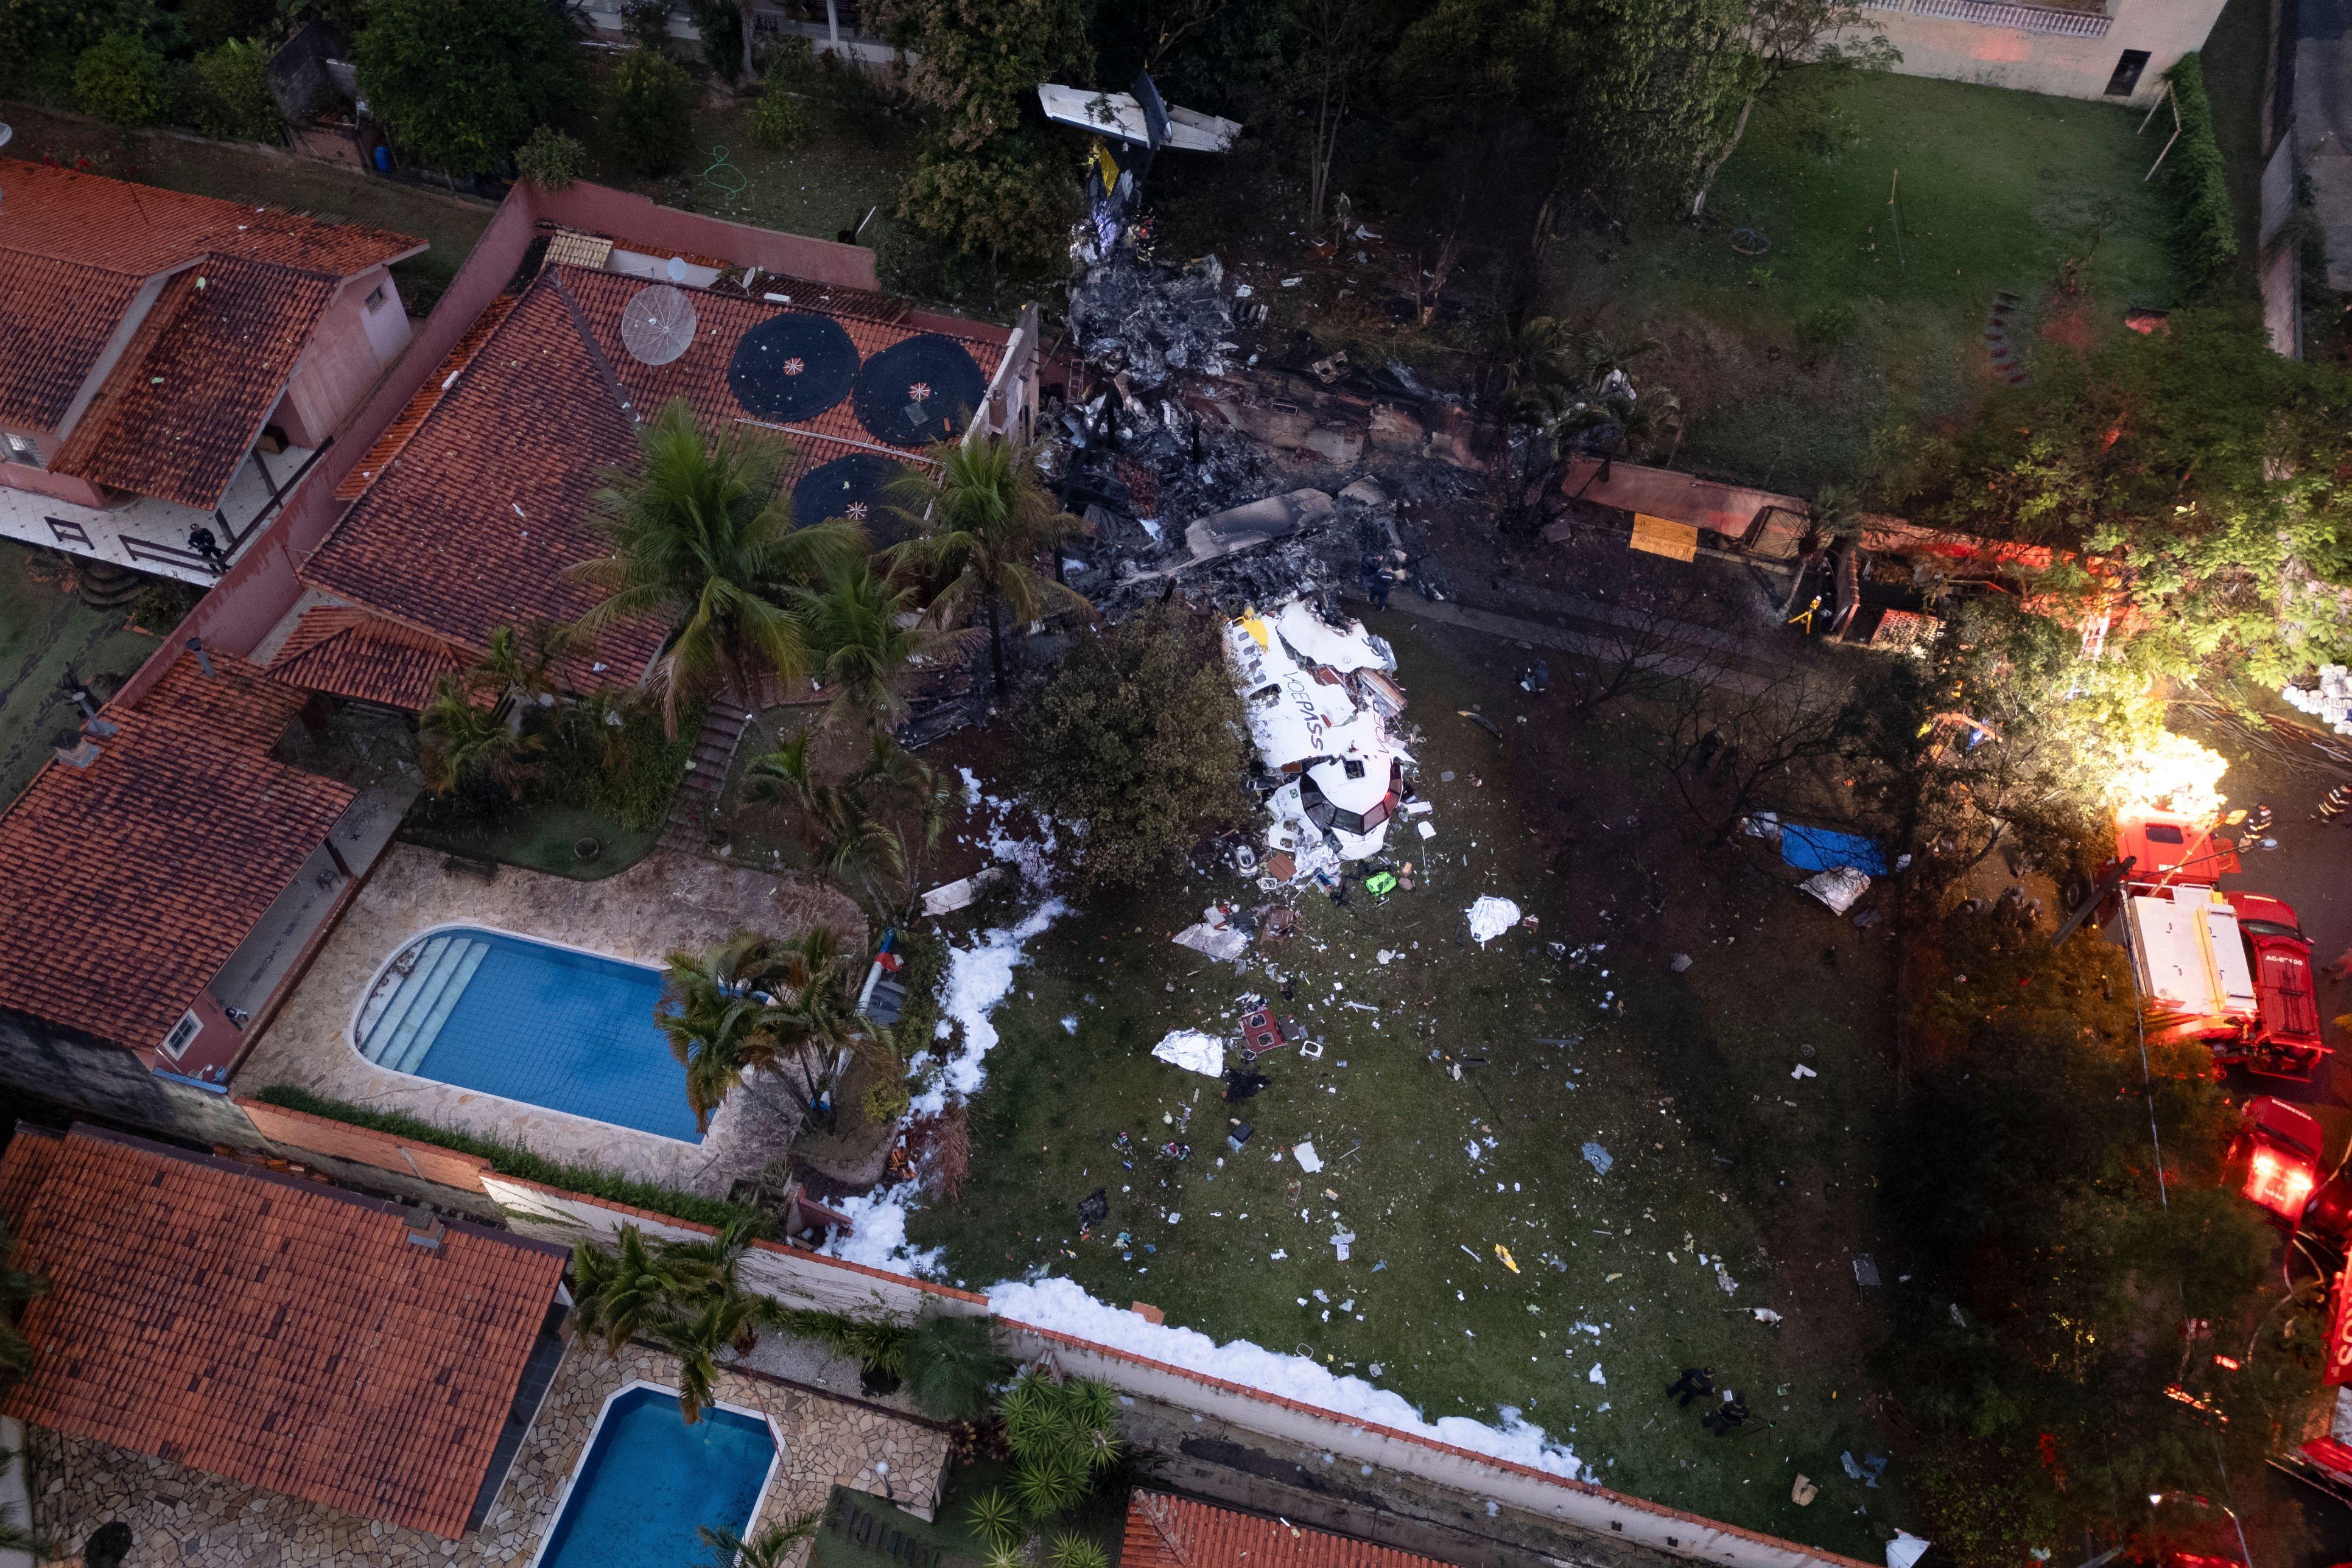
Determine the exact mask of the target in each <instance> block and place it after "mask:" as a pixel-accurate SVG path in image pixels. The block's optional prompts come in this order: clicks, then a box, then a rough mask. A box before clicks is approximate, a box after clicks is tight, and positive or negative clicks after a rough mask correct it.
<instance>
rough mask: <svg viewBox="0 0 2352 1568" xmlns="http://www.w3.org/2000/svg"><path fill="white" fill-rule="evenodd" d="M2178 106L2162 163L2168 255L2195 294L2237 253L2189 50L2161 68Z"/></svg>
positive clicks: (2222, 171)
mask: <svg viewBox="0 0 2352 1568" xmlns="http://www.w3.org/2000/svg"><path fill="white" fill-rule="evenodd" d="M2164 79H2165V80H2167V81H2168V82H2170V83H2171V84H2172V101H2173V103H2174V105H2175V106H2176V107H2177V108H2178V109H2179V111H2180V139H2179V141H2177V142H2175V143H2174V144H2173V148H2172V156H2171V158H2170V159H2169V160H2168V162H2167V164H2166V173H2165V191H2166V193H2167V195H2168V197H2169V198H2170V201H2171V205H2172V232H2171V236H2170V237H2171V241H2172V260H2173V265H2174V266H2175V267H2178V268H2179V272H2180V280H2181V285H2182V287H2184V288H2185V289H2186V290H2187V291H2188V292H2189V293H2190V294H2201V293H2203V292H2204V291H2205V290H2206V289H2207V288H2209V287H2211V286H2212V284H2213V282H2214V280H2215V279H2216V278H2218V277H2221V274H2222V273H2223V272H2224V271H2226V270H2227V269H2228V267H2229V266H2230V263H2231V260H2232V259H2233V258H2235V257H2236V256H2237V254H2238V224H2237V218H2236V216H2235V214H2232V213H2231V210H2230V182H2229V172H2228V164H2227V163H2226V162H2224V161H2223V160H2222V157H2221V145H2220V143H2218V142H2216V141H2214V140H2213V104H2212V101H2211V99H2208V98H2207V97H2206V95H2205V66H2204V62H2203V61H2202V60H2201V59H2200V58H2199V57H2198V56H2197V54H2196V53H2195V52H2194V51H2191V52H2190V53H2189V54H2185V55H2183V56H2181V57H2180V63H2179V64H2178V65H2176V66H2174V67H2173V68H2171V69H2170V70H2168V71H2167V72H2165V73H2164Z"/></svg>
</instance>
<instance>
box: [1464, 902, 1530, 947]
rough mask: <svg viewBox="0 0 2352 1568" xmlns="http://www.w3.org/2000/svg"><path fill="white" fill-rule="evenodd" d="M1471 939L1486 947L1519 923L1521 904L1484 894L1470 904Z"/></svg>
mask: <svg viewBox="0 0 2352 1568" xmlns="http://www.w3.org/2000/svg"><path fill="white" fill-rule="evenodd" d="M1469 914H1470V940H1472V941H1473V942H1475V943H1477V944H1478V946H1481V947H1484V946H1486V944H1487V943H1489V942H1492V941H1493V940H1494V939H1495V938H1496V937H1497V936H1501V935H1502V934H1503V933H1504V932H1506V931H1508V930H1509V929H1510V928H1511V927H1512V926H1514V925H1517V924H1518V923H1519V906H1518V905H1517V904H1513V903H1512V902H1511V901H1510V900H1509V899H1507V898H1497V897H1496V896H1495V895H1494V894H1491V893H1490V894H1481V895H1480V896H1479V899H1478V902H1476V903H1475V904H1472V905H1471V906H1470V911H1469Z"/></svg>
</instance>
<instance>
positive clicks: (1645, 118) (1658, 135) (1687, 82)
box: [1568, 0, 1761, 206]
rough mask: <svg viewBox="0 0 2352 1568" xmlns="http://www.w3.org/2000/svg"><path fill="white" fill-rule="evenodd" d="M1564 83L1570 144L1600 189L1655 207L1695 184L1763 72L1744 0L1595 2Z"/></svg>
mask: <svg viewBox="0 0 2352 1568" xmlns="http://www.w3.org/2000/svg"><path fill="white" fill-rule="evenodd" d="M1583 16H1584V17H1585V21H1584V23H1583V25H1582V26H1580V29H1579V37H1578V39H1577V44H1576V51H1575V52H1576V57H1577V59H1578V61H1579V64H1580V70H1579V71H1578V73H1577V76H1576V78H1575V80H1574V82H1573V85H1572V88H1571V89H1570V94H1569V97H1570V109H1569V115H1568V119H1569V133H1568V152H1569V159H1570V166H1571V167H1575V168H1578V169H1580V170H1581V171H1584V172H1589V174H1590V176H1591V184H1592V185H1593V187H1594V188H1595V189H1597V190H1598V191H1600V192H1601V193H1602V194H1603V195H1604V196H1606V197H1608V198H1610V199H1612V200H1614V201H1616V202H1619V203H1621V204H1633V205H1652V206H1654V205H1658V204H1661V203H1662V201H1672V200H1675V199H1676V198H1679V197H1681V196H1683V195H1685V194H1686V193H1688V192H1689V191H1690V189H1691V188H1692V187H1693V186H1694V185H1695V184H1696V183H1697V182H1698V179H1699V175H1700V172H1701V170H1702V168H1703V159H1704V158H1705V156H1706V152H1708V151H1709V150H1710V149H1711V148H1714V147H1716V146H1717V145H1719V144H1720V143H1721V142H1722V141H1723V140H1724V138H1725V137H1726V136H1727V133H1728V131H1729V129H1730V127H1731V125H1732V124H1733V122H1734V121H1735V120H1736V119H1737V118H1738V115H1739V114H1740V112H1741V106H1742V105H1743V104H1744V103H1746V102H1747V101H1748V98H1749V97H1750V95H1751V94H1753V93H1754V92H1756V91H1757V90H1759V87H1758V84H1759V81H1760V79H1761V73H1760V71H1759V68H1758V62H1757V61H1756V59H1755V57H1753V56H1752V55H1750V54H1749V53H1748V49H1747V47H1746V41H1747V28H1748V5H1747V4H1745V3H1744V0H1595V3H1594V4H1592V5H1589V6H1587V7H1585V9H1584V12H1583Z"/></svg>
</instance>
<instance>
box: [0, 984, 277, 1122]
mask: <svg viewBox="0 0 2352 1568" xmlns="http://www.w3.org/2000/svg"><path fill="white" fill-rule="evenodd" d="M0 1084H5V1085H7V1088H8V1093H7V1096H6V1098H7V1099H8V1100H10V1101H13V1102H14V1103H15V1108H16V1109H17V1110H21V1111H23V1112H24V1113H26V1114H38V1113H43V1112H47V1113H49V1114H50V1116H51V1118H52V1119H64V1120H71V1119H74V1118H82V1119H86V1120H89V1121H92V1122H98V1123H101V1124H104V1125H107V1126H110V1127H121V1128H125V1129H128V1130H131V1131H134V1132H140V1133H144V1134H149V1135H151V1136H162V1137H166V1138H173V1139H177V1140H178V1141H180V1142H182V1143H187V1144H194V1145H197V1146H198V1147H200V1148H202V1147H209V1146H210V1145H214V1144H226V1145H231V1146H233V1147H236V1148H240V1149H252V1148H258V1147H259V1146H260V1143H261V1139H260V1134H257V1133H256V1132H255V1131H254V1127H253V1123H252V1122H251V1121H250V1120H249V1119H248V1118H247V1116H246V1113H244V1112H243V1111H242V1110H240V1109H238V1108H237V1107H236V1105H235V1104H233V1103H230V1101H229V1098H228V1096H227V1095H226V1094H218V1093H214V1092H211V1091H209V1090H205V1089H199V1088H197V1087H195V1086H194V1084H191V1083H182V1082H175V1081H173V1080H172V1079H168V1078H158V1077H157V1076H155V1075H154V1074H153V1073H152V1072H150V1071H147V1069H146V1067H145V1066H144V1065H142V1063H141V1061H140V1060H139V1058H138V1057H137V1056H135V1055H133V1054H132V1053H131V1052H130V1051H125V1050H123V1049H122V1048H121V1047H120V1046H115V1045H107V1044H103V1043H101V1042H100V1041H98V1040H88V1039H85V1038H83V1037H81V1036H79V1035H74V1034H68V1033H67V1032H65V1031H64V1030H56V1029H51V1028H50V1027H48V1026H47V1025H46V1024H42V1023H38V1022H36V1021H34V1020H32V1019H25V1018H20V1017H18V1016H16V1015H15V1014H8V1013H0Z"/></svg>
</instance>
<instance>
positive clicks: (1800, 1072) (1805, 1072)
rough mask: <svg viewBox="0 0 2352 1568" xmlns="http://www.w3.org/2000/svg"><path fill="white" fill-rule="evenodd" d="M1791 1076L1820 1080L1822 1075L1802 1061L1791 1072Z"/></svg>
mask: <svg viewBox="0 0 2352 1568" xmlns="http://www.w3.org/2000/svg"><path fill="white" fill-rule="evenodd" d="M1789 1076H1790V1077H1791V1078H1819V1077H1820V1076H1821V1074H1820V1073H1818V1072H1816V1071H1813V1070H1812V1069H1811V1068H1810V1067H1808V1066H1806V1065H1805V1064H1804V1063H1803V1062H1799V1063H1797V1065H1796V1066H1795V1067H1793V1068H1791V1069H1790V1072H1789Z"/></svg>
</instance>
